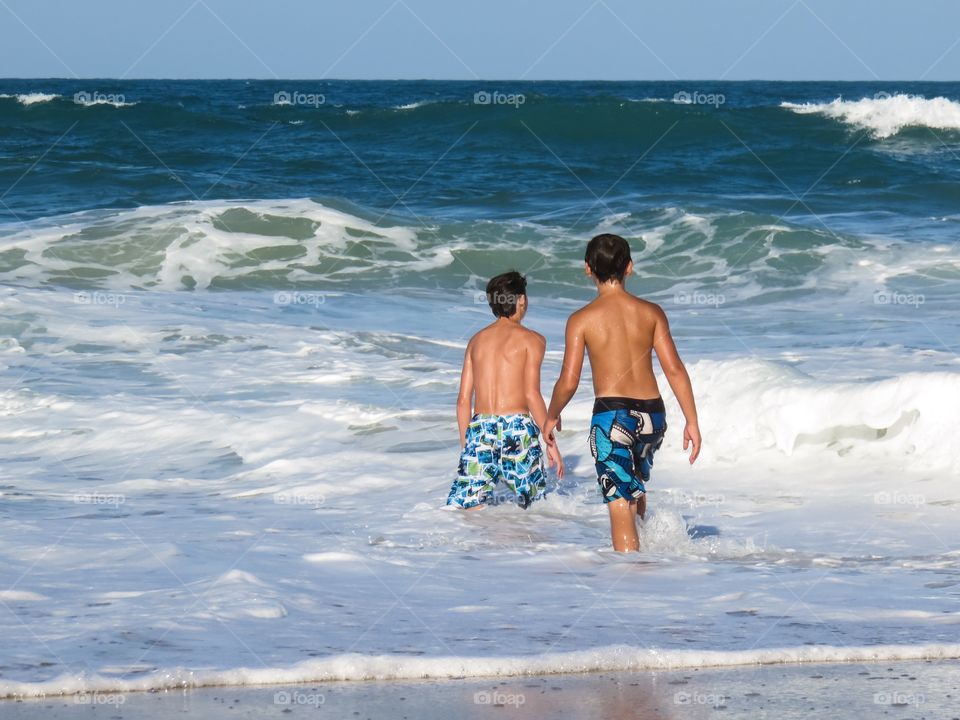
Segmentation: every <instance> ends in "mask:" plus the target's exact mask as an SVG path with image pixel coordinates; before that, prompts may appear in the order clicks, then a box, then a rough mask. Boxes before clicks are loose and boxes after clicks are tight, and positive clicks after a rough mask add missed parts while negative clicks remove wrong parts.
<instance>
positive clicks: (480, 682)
mask: <svg viewBox="0 0 960 720" xmlns="http://www.w3.org/2000/svg"><path fill="white" fill-rule="evenodd" d="M958 692H960V661H956V660H953V661H944V662H935V661H930V660H928V661H911V662H892V663H891V662H887V663H880V664H878V663H873V664H871V665H864V664H861V663H845V664H828V665H824V664H820V663H811V664H805V665H792V666H785V665H784V666H769V665H768V666H760V667H755V668H743V667H740V668H726V669H701V668H698V669H684V670H679V669H678V670H664V671H644V672H633V673H631V672H615V673H610V672H601V673H589V674H557V675H534V676H527V677H520V678H499V679H490V678H488V679H462V680H451V679H448V680H420V681H410V680H393V681H383V680H381V681H362V682H342V681H341V682H331V683H328V684H322V683H305V684H300V685H291V684H279V685H276V686H274V687H270V688H262V687H239V688H222V687H221V688H200V689H193V690H180V691H176V690H168V691H154V692H145V693H131V694H129V695H127V694H110V693H89V694H87V695H85V696H82V697H77V698H74V699H73V700H66V699H64V698H49V697H48V698H29V699H20V700H16V701H13V702H9V703H6V704H4V705H3V714H4V718H9V719H10V720H31V719H32V718H36V717H40V716H42V717H44V718H52V719H53V720H72V719H73V718H77V717H80V714H81V713H82V714H83V716H84V717H90V715H91V712H92V713H93V715H95V716H99V714H100V713H103V714H104V715H103V716H105V717H107V716H109V717H111V718H127V717H135V718H146V719H147V720H151V719H152V718H162V717H169V716H170V715H171V714H172V713H175V712H180V713H184V712H191V713H192V712H198V713H202V715H203V717H205V718H208V719H210V720H217V719H218V718H221V717H231V718H237V717H241V718H272V717H278V718H279V717H285V716H288V715H290V714H296V713H298V712H316V711H318V710H321V709H322V710H323V711H324V712H325V713H327V714H331V715H333V716H335V717H359V718H370V719H371V720H372V719H373V718H381V717H382V718H396V717H410V718H424V719H426V720H431V719H432V718H438V719H439V718H446V717H450V715H451V713H453V712H456V713H457V715H458V716H459V717H461V718H464V719H469V718H482V717H487V713H489V712H491V708H495V709H496V710H497V711H501V712H504V711H506V712H510V714H511V717H513V718H516V720H527V719H528V718H529V719H530V720H534V719H537V720H539V719H540V718H543V717H551V718H582V717H604V718H634V717H642V718H644V719H645V720H646V719H652V718H680V717H684V718H686V717H709V716H710V715H711V714H713V713H715V712H717V711H721V710H722V711H723V713H724V717H745V718H747V717H757V713H758V712H760V711H763V712H769V713H770V714H771V715H770V716H771V717H777V718H806V717H810V716H811V713H814V712H818V711H824V710H829V709H832V708H837V707H841V706H842V707H843V708H844V718H845V719H846V720H858V719H859V718H874V717H876V716H877V715H879V714H882V713H883V712H884V711H887V710H891V709H899V710H903V709H908V708H909V709H911V710H913V711H922V713H923V716H924V717H956V711H955V710H954V708H955V705H956V698H957V696H958Z"/></svg>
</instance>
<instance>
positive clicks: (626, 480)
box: [590, 397, 667, 503]
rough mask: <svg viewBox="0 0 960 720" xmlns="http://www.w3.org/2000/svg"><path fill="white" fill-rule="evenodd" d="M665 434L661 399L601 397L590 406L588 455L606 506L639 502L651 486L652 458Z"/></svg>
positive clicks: (664, 412)
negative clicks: (590, 457) (595, 466)
mask: <svg viewBox="0 0 960 720" xmlns="http://www.w3.org/2000/svg"><path fill="white" fill-rule="evenodd" d="M666 431H667V413H666V409H665V408H664V406H663V399H662V398H654V399H653V400H636V399H634V398H620V397H601V398H597V400H596V402H595V403H594V405H593V419H592V420H591V421H590V454H591V455H593V459H594V462H596V465H597V482H598V483H599V485H600V493H601V494H602V495H603V501H604V502H605V503H609V502H613V501H614V500H617V499H619V498H623V499H624V500H626V501H628V502H633V501H634V500H637V499H639V497H640V496H641V495H643V494H644V493H645V492H646V491H647V490H646V487H645V485H644V484H645V483H647V482H650V469H651V468H652V467H653V454H654V452H656V451H657V450H659V449H660V445H661V444H662V443H663V435H664V433H665V432H666Z"/></svg>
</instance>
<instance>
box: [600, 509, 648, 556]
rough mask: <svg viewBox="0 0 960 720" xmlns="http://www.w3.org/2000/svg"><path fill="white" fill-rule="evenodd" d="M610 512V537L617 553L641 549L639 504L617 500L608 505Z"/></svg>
mask: <svg viewBox="0 0 960 720" xmlns="http://www.w3.org/2000/svg"><path fill="white" fill-rule="evenodd" d="M607 509H608V510H609V511H610V537H611V539H612V540H613V549H614V550H616V551H617V552H636V551H637V550H639V549H640V537H639V535H637V512H638V511H637V502H636V501H634V502H627V501H626V500H624V499H623V498H617V499H616V500H614V501H613V502H609V503H607Z"/></svg>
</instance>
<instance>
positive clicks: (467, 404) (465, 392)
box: [457, 340, 473, 447]
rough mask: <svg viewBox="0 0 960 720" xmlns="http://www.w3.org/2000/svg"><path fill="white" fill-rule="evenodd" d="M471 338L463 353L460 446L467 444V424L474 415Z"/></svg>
mask: <svg viewBox="0 0 960 720" xmlns="http://www.w3.org/2000/svg"><path fill="white" fill-rule="evenodd" d="M472 345H473V341H472V340H471V341H470V342H469V343H467V350H466V352H464V354H463V370H462V371H461V372H460V392H459V393H458V394H457V425H458V426H459V428H460V447H463V446H464V445H466V444H467V425H469V424H470V417H471V416H472V415H473V361H471V360H470V350H471V346H472Z"/></svg>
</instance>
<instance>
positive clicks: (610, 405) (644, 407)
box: [593, 397, 667, 415]
mask: <svg viewBox="0 0 960 720" xmlns="http://www.w3.org/2000/svg"><path fill="white" fill-rule="evenodd" d="M612 410H636V411H637V412H645V413H665V412H666V411H667V410H666V408H665V407H664V405H663V398H662V397H656V398H649V399H645V400H643V399H638V398H628V397H598V398H597V399H596V400H595V401H594V403H593V414H594V415H596V414H597V413H602V412H610V411H612Z"/></svg>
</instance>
